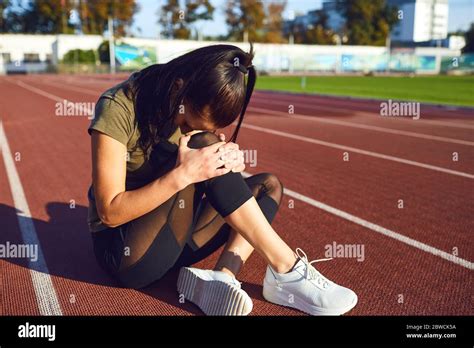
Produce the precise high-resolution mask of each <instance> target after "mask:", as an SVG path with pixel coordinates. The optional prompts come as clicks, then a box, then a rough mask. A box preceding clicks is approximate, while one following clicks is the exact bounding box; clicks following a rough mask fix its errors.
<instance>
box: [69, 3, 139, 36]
mask: <svg viewBox="0 0 474 348" xmlns="http://www.w3.org/2000/svg"><path fill="white" fill-rule="evenodd" d="M138 10H139V6H138V5H137V3H136V1H135V0H120V1H119V0H100V1H98V0H79V2H78V7H77V11H78V12H79V18H80V21H81V29H82V32H83V33H84V34H98V35H102V34H103V33H104V31H105V30H106V29H107V22H108V18H109V16H112V18H113V19H114V35H116V36H123V35H126V33H127V29H128V27H130V25H131V24H132V23H133V16H134V15H135V13H136V12H137V11H138Z"/></svg>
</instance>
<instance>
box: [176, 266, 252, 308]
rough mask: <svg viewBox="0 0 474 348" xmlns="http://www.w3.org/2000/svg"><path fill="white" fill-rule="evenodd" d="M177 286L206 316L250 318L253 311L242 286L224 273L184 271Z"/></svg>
mask: <svg viewBox="0 0 474 348" xmlns="http://www.w3.org/2000/svg"><path fill="white" fill-rule="evenodd" d="M177 285H178V293H180V294H183V295H184V298H185V299H187V300H189V301H191V302H193V303H194V304H196V305H197V306H198V307H199V308H201V310H202V311H203V312H204V313H205V314H206V315H248V314H249V313H250V312H251V311H252V308H253V303H252V300H251V299H250V297H249V295H248V294H247V293H246V292H245V291H244V290H242V289H241V286H240V282H239V281H237V279H235V278H234V277H232V276H230V275H229V274H227V273H225V272H221V271H211V270H203V269H198V268H191V267H183V268H181V271H180V272H179V277H178V284H177Z"/></svg>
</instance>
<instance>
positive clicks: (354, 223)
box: [0, 75, 474, 315]
mask: <svg viewBox="0 0 474 348" xmlns="http://www.w3.org/2000/svg"><path fill="white" fill-rule="evenodd" d="M124 78H126V76H124V75H118V76H117V75H116V76H110V75H89V76H61V75H41V76H4V77H0V150H1V160H0V187H1V188H2V189H1V191H0V216H1V224H0V230H1V233H0V243H1V244H6V243H7V242H8V243H17V244H20V243H27V244H34V245H38V246H39V252H38V255H37V256H38V258H37V260H36V261H34V260H25V259H18V258H17V259H15V258H1V259H0V298H1V303H0V315H51V314H52V315H200V314H201V312H200V311H199V310H198V308H197V307H195V306H194V305H193V304H191V303H180V301H179V297H178V293H177V291H176V280H177V273H176V272H174V273H173V272H172V273H170V274H168V275H167V276H166V277H164V278H163V279H162V280H160V281H158V282H157V283H155V284H153V285H152V286H151V287H148V288H146V289H142V290H130V289H124V288H121V287H120V286H118V284H117V283H116V282H115V281H114V280H113V279H112V278H110V277H109V276H108V275H107V274H106V273H105V272H104V271H103V270H102V269H100V268H99V266H98V265H97V263H96V261H95V259H94V254H93V250H92V243H91V238H90V234H89V232H88V228H87V224H86V216H87V205H88V202H87V195H86V193H87V189H88V187H89V185H90V184H91V163H90V162H91V160H90V156H91V155H90V138H89V135H88V134H87V131H86V129H87V127H88V124H89V122H90V120H88V118H87V117H86V115H82V116H81V115H76V116H73V115H61V114H60V115H58V113H57V110H58V105H62V104H63V103H64V102H65V101H67V102H74V103H79V104H78V105H80V107H81V108H82V107H83V105H86V106H87V105H88V104H83V103H94V102H95V101H96V100H97V98H98V96H99V95H100V94H101V93H102V92H103V91H104V90H105V89H107V88H108V87H110V86H112V85H114V84H117V83H118V82H119V81H121V80H123V79H124ZM350 81H358V82H357V84H351V83H350ZM442 81H446V86H441V82H442ZM471 81H472V79H471V78H444V77H443V78H416V79H409V78H402V79H389V78H387V79H385V78H384V79H380V78H363V79H360V78H354V79H353V78H346V77H344V78H329V77H328V78H319V77H315V78H311V79H308V81H307V82H308V84H307V90H308V91H317V92H320V93H334V94H337V93H342V92H344V91H350V92H351V93H350V94H351V95H358V96H363V95H365V96H367V95H370V96H371V97H373V96H377V97H384V96H385V97H386V98H387V97H390V98H396V97H399V98H404V99H405V98H406V99H411V98H413V97H415V96H417V99H418V96H419V97H420V98H422V99H423V100H428V101H430V102H447V103H453V102H454V101H457V103H459V104H468V105H470V104H472V100H471V101H469V90H471V91H472V86H471V85H470V82H471ZM471 84H472V82H471ZM258 85H259V87H260V88H266V89H269V88H270V87H271V88H272V89H282V88H285V89H286V88H287V89H288V90H291V91H298V85H299V80H298V79H297V78H292V79H287V78H285V79H278V78H268V77H263V78H261V79H259V82H258ZM358 86H359V87H361V86H366V87H365V89H362V88H358ZM414 86H417V87H416V88H415V87H414ZM412 88H414V90H416V92H417V94H413V93H412V92H410V89H412ZM387 89H391V90H393V91H396V93H397V94H393V93H391V94H389V93H388V91H387ZM434 91H436V92H434ZM372 93H374V95H372ZM472 95H473V94H472V93H471V95H470V98H472ZM422 99H420V100H422ZM438 99H439V100H438ZM58 103H59V104H58ZM291 106H292V107H293V112H292V113H291V114H290V113H289V112H288V111H289V108H290V107H291ZM232 128H233V126H231V127H228V129H225V130H224V132H225V133H226V134H230V132H231V131H232ZM238 143H239V144H240V146H241V148H242V149H244V150H248V151H250V152H249V153H251V154H253V155H254V156H253V157H252V162H251V163H247V169H246V172H247V173H249V174H254V173H261V172H271V173H274V174H276V175H277V176H278V177H279V178H280V180H281V181H282V183H283V185H284V187H285V192H284V193H285V195H284V198H283V201H282V204H281V207H280V210H279V213H278V215H277V216H276V219H275V220H274V223H273V226H274V228H275V230H276V231H277V232H278V233H279V234H280V235H281V236H282V238H284V239H285V240H286V241H288V243H289V245H290V246H291V247H292V248H297V247H300V248H303V249H304V250H305V252H306V253H307V254H308V256H309V258H310V260H312V259H320V258H324V257H327V256H333V257H334V259H333V260H331V261H327V262H322V263H318V264H316V266H317V268H318V270H320V271H321V272H322V273H323V274H324V275H325V276H327V277H328V278H329V279H331V280H334V281H335V282H337V283H339V284H341V285H344V286H346V287H350V288H352V289H353V290H354V291H355V292H356V293H357V294H358V296H359V303H358V305H357V306H356V307H355V308H354V309H353V310H352V311H351V312H350V313H349V315H472V308H473V306H472V284H473V280H474V278H473V269H474V239H473V238H472V233H473V231H474V219H473V211H474V200H473V197H474V109H472V108H453V107H449V108H446V107H440V106H434V105H425V104H422V105H421V117H420V118H419V119H418V120H414V119H413V118H411V117H382V116H381V115H380V102H378V101H370V100H362V99H348V98H340V97H328V96H325V97H323V96H317V95H302V94H290V93H276V92H266V91H265V92H264V91H257V92H256V93H255V94H254V96H253V97H252V100H251V103H250V107H249V109H248V115H247V117H246V119H245V120H244V123H243V127H242V130H241V133H240V134H239V138H238ZM328 254H329V255H328ZM216 259H217V253H215V254H213V255H212V256H211V257H210V258H209V259H208V260H205V261H203V262H201V263H200V264H199V265H198V266H200V267H205V268H209V267H212V266H213V263H214V262H215V261H216ZM264 272H265V263H264V261H263V259H262V258H261V257H259V256H258V255H257V254H254V255H252V256H251V258H250V259H249V260H248V262H247V263H246V265H245V266H244V268H243V271H242V273H241V275H240V277H239V280H240V281H242V282H243V285H242V286H243V289H244V290H245V291H247V292H248V294H249V295H250V296H251V297H252V299H253V301H254V311H253V312H252V315H301V314H302V313H300V312H297V311H295V310H292V309H288V308H285V307H280V306H277V305H273V304H271V303H269V302H266V301H264V299H263V297H262V280H263V277H264Z"/></svg>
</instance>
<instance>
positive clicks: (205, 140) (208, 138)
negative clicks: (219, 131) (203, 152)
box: [188, 132, 220, 149]
mask: <svg viewBox="0 0 474 348" xmlns="http://www.w3.org/2000/svg"><path fill="white" fill-rule="evenodd" d="M219 141H220V139H219V137H218V136H217V135H215V134H214V133H211V132H199V133H195V134H193V135H192V136H191V139H189V142H188V147H190V148H192V149H200V148H203V147H206V146H209V145H212V144H215V143H218V142H219Z"/></svg>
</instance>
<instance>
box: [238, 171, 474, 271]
mask: <svg viewBox="0 0 474 348" xmlns="http://www.w3.org/2000/svg"><path fill="white" fill-rule="evenodd" d="M242 175H243V176H244V177H246V178H247V177H249V176H251V175H252V174H250V173H247V172H243V173H242ZM283 192H284V193H285V194H286V195H287V196H290V197H293V198H295V199H298V200H300V201H302V202H305V203H307V204H309V205H311V206H313V207H316V208H319V209H321V210H324V211H325V212H328V213H330V214H333V215H336V216H337V217H339V218H342V219H344V220H347V221H350V222H353V223H355V224H357V225H359V226H362V227H365V228H367V229H369V230H372V231H374V232H377V233H380V234H382V235H384V236H386V237H390V238H392V239H395V240H397V241H399V242H402V243H404V244H407V245H409V246H412V247H414V248H417V249H419V250H422V251H424V252H427V253H429V254H432V255H435V256H438V257H440V258H442V259H445V260H447V261H449V262H452V263H455V264H457V265H460V266H462V267H464V268H467V269H470V270H472V269H474V263H473V262H471V261H468V260H465V259H462V258H460V257H457V256H454V255H452V254H450V253H447V252H445V251H442V250H440V249H437V248H435V247H432V246H431V245H428V244H425V243H423V242H420V241H417V240H415V239H412V238H409V237H407V236H404V235H402V234H400V233H397V232H395V231H392V230H389V229H387V228H385V227H382V226H379V225H377V224H374V223H372V222H369V221H367V220H364V219H361V218H359V217H357V216H355V215H352V214H349V213H347V212H345V211H342V210H340V209H337V208H334V207H331V206H330V205H327V204H325V203H322V202H319V201H317V200H315V199H313V198H310V197H308V196H305V195H302V194H301V193H298V192H295V191H292V190H290V189H287V188H284V189H283Z"/></svg>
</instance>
